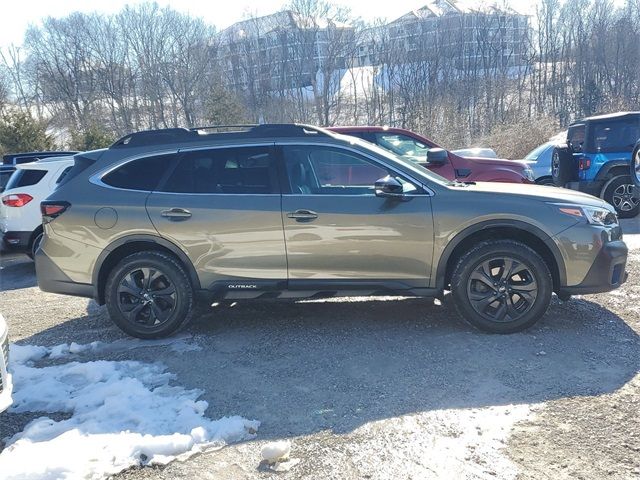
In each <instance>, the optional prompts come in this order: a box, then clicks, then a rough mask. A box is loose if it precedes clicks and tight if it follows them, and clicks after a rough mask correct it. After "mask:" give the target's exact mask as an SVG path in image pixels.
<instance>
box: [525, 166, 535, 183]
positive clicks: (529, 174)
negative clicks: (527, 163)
mask: <svg viewBox="0 0 640 480" xmlns="http://www.w3.org/2000/svg"><path fill="white" fill-rule="evenodd" d="M524 176H525V177H527V180H529V181H530V182H535V181H536V177H534V176H533V170H532V169H531V167H525V168H524Z"/></svg>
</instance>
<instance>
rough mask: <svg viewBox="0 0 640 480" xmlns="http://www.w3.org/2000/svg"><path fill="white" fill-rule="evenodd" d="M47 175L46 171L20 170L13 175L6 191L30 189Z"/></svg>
mask: <svg viewBox="0 0 640 480" xmlns="http://www.w3.org/2000/svg"><path fill="white" fill-rule="evenodd" d="M46 174H47V171H46V170H28V169H26V168H20V169H18V170H16V171H15V172H14V173H13V175H11V178H10V179H9V182H8V183H7V188H6V190H11V189H13V188H23V187H30V186H32V185H35V184H37V183H38V182H39V181H40V180H42V179H43V178H44V176H45V175H46Z"/></svg>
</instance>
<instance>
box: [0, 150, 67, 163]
mask: <svg viewBox="0 0 640 480" xmlns="http://www.w3.org/2000/svg"><path fill="white" fill-rule="evenodd" d="M76 153H78V152H77V151H70V150H69V151H66V150H61V151H55V152H54V151H46V152H23V153H7V154H5V155H3V156H2V165H18V164H19V163H31V162H36V161H38V160H42V159H43V158H49V157H64V156H67V155H75V154H76Z"/></svg>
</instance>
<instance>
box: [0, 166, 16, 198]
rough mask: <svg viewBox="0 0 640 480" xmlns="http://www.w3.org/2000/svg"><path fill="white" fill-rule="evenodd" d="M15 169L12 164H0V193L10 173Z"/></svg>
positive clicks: (7, 181) (5, 185)
mask: <svg viewBox="0 0 640 480" xmlns="http://www.w3.org/2000/svg"><path fill="white" fill-rule="evenodd" d="M15 171H16V167H14V166H13V165H0V193H2V192H4V189H5V188H6V187H7V183H9V179H10V178H11V175H13V172H15Z"/></svg>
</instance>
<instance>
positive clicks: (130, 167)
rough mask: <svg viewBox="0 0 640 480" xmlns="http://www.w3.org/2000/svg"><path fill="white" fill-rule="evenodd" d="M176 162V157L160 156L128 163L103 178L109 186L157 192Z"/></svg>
mask: <svg viewBox="0 0 640 480" xmlns="http://www.w3.org/2000/svg"><path fill="white" fill-rule="evenodd" d="M175 161H176V155H175V154H170V155H158V156H154V157H146V158H141V159H139V160H133V161H131V162H127V163H125V164H124V165H122V166H121V167H118V168H116V169H115V170H113V171H112V172H110V173H108V174H107V175H105V176H104V177H102V181H103V182H104V183H106V184H107V185H110V186H112V187H116V188H125V189H127V190H142V191H147V192H150V191H152V190H156V188H157V187H158V184H159V183H160V180H161V179H162V177H163V176H164V175H165V174H166V173H167V170H168V169H169V168H171V167H172V166H173V165H174V164H175Z"/></svg>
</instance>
